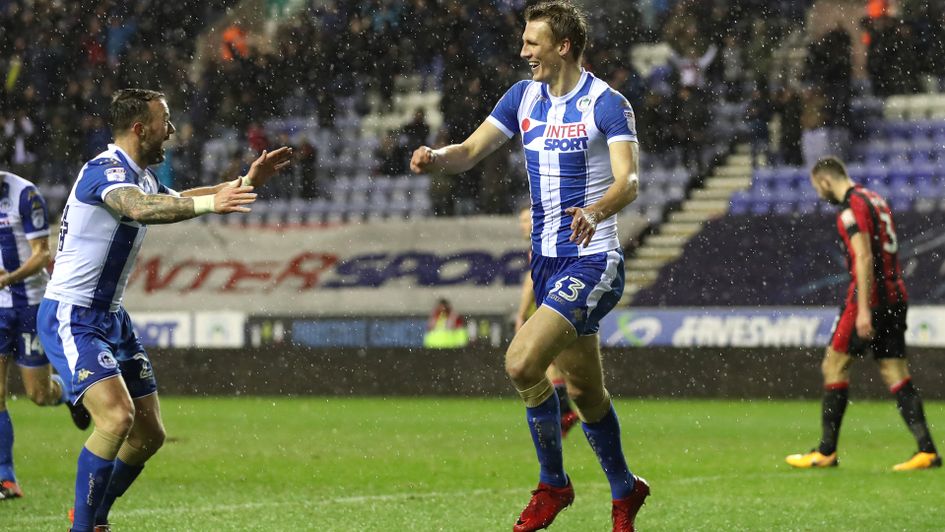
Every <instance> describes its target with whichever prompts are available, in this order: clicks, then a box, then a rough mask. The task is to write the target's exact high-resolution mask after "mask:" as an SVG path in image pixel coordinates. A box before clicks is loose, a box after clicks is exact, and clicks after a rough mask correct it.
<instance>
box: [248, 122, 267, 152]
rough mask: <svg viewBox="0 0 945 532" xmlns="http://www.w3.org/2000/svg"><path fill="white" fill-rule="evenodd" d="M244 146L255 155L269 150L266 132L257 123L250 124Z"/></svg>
mask: <svg viewBox="0 0 945 532" xmlns="http://www.w3.org/2000/svg"><path fill="white" fill-rule="evenodd" d="M246 144H248V145H249V148H250V149H251V150H253V151H254V152H256V153H262V151H263V150H265V149H268V148H269V138H268V137H266V130H265V129H263V127H262V125H260V124H259V122H250V124H249V128H247V130H246Z"/></svg>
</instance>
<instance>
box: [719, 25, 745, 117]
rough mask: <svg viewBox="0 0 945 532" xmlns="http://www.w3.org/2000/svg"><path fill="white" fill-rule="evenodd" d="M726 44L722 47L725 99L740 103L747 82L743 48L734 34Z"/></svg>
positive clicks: (727, 38) (728, 37) (727, 36)
mask: <svg viewBox="0 0 945 532" xmlns="http://www.w3.org/2000/svg"><path fill="white" fill-rule="evenodd" d="M724 42H725V44H724V46H723V47H722V82H723V83H724V85H725V99H726V100H729V101H740V100H741V98H742V93H743V84H744V82H745V69H744V61H743V60H742V47H741V46H739V45H738V42H737V41H736V40H735V36H734V35H732V34H729V35H726V36H725V41H724Z"/></svg>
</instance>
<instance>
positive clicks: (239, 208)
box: [213, 180, 256, 214]
mask: <svg viewBox="0 0 945 532" xmlns="http://www.w3.org/2000/svg"><path fill="white" fill-rule="evenodd" d="M254 201H256V194H255V193H254V192H253V187H244V186H238V185H237V181H235V180H234V181H231V182H229V183H227V185H226V186H225V187H223V188H222V189H220V191H219V192H217V193H216V194H214V195H213V212H215V213H217V214H227V213H231V212H250V208H249V207H244V205H249V204H250V203H252V202H254Z"/></svg>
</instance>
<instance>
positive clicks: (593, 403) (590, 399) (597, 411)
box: [568, 385, 610, 423]
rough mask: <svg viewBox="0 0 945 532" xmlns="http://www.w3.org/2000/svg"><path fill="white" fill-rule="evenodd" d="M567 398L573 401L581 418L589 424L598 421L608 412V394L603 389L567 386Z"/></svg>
mask: <svg viewBox="0 0 945 532" xmlns="http://www.w3.org/2000/svg"><path fill="white" fill-rule="evenodd" d="M572 390H573V391H572ZM568 396H569V397H570V398H571V400H572V401H574V405H575V406H576V407H577V409H578V412H580V413H581V418H582V419H583V420H584V421H587V422H589V423H593V422H595V421H599V420H600V419H601V418H602V417H604V415H606V414H607V411H608V410H610V394H608V393H607V390H605V389H603V388H599V387H581V386H573V387H572V386H571V385H569V386H568Z"/></svg>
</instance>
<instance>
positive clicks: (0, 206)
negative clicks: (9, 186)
mask: <svg viewBox="0 0 945 532" xmlns="http://www.w3.org/2000/svg"><path fill="white" fill-rule="evenodd" d="M12 209H13V202H11V201H10V198H3V199H0V212H10V211H11V210H12Z"/></svg>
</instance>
